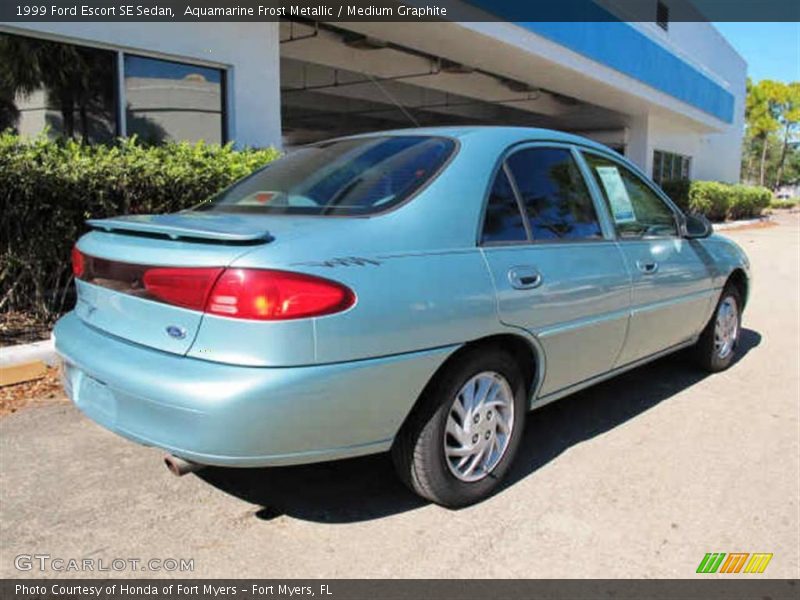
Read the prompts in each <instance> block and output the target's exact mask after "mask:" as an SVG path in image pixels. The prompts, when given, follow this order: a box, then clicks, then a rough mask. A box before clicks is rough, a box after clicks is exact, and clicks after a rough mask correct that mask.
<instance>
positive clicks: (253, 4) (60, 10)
mask: <svg viewBox="0 0 800 600" xmlns="http://www.w3.org/2000/svg"><path fill="white" fill-rule="evenodd" d="M663 3H664V5H665V6H667V7H668V10H669V17H668V18H669V21H670V22H681V21H687V22H688V21H691V22H695V21H745V22H747V21H750V22H756V21H781V22H785V21H800V2H798V1H797V0H664V2H663ZM656 4H657V3H656V2H655V1H653V0H557V1H554V0H463V1H457V0H407V2H403V1H402V0H368V1H366V2H364V1H359V0H2V1H1V2H0V21H7V22H29V23H30V22H48V21H49V22H53V21H103V22H158V21H162V22H164V21H167V22H169V21H185V22H216V21H239V22H257V21H264V22H266V21H279V20H281V19H305V20H315V21H324V22H337V21H351V22H359V21H361V22H376V21H386V22H421V21H439V20H447V21H466V22H470V21H472V22H475V21H511V22H526V21H528V22H530V21H537V22H578V21H580V22H601V21H609V22H613V21H637V22H656V20H657V15H656ZM660 16H661V17H663V14H661V15H660Z"/></svg>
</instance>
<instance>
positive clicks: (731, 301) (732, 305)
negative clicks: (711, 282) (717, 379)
mask: <svg viewBox="0 0 800 600" xmlns="http://www.w3.org/2000/svg"><path fill="white" fill-rule="evenodd" d="M741 328H742V297H741V294H739V290H737V289H736V287H735V286H732V285H730V284H729V285H727V286H725V289H724V290H723V291H722V295H721V296H720V298H719V302H718V303H717V308H716V310H715V311H714V315H713V316H712V317H711V320H710V321H709V322H708V325H706V328H705V329H704V330H703V333H702V334H701V335H700V339H699V340H698V341H697V345H696V346H695V356H696V357H697V362H698V363H699V364H700V366H701V367H703V368H704V369H705V370H707V371H709V372H711V373H716V372H718V371H724V370H725V369H727V368H728V367H730V366H731V364H732V363H733V359H734V357H735V355H736V349H737V346H738V344H739V333H740V331H741Z"/></svg>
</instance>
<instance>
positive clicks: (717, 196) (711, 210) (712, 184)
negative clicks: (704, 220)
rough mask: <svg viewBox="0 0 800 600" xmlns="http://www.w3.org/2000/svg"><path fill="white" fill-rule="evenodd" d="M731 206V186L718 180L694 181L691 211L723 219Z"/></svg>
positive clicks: (691, 194) (713, 219) (718, 219)
mask: <svg viewBox="0 0 800 600" xmlns="http://www.w3.org/2000/svg"><path fill="white" fill-rule="evenodd" d="M730 206H731V186H729V185H726V184H724V183H719V182H717V181H693V182H692V184H691V186H690V188H689V206H688V208H689V212H697V213H700V214H703V215H705V216H707V217H708V218H709V219H711V220H712V221H722V220H724V219H725V217H726V216H727V215H728V209H729V208H730Z"/></svg>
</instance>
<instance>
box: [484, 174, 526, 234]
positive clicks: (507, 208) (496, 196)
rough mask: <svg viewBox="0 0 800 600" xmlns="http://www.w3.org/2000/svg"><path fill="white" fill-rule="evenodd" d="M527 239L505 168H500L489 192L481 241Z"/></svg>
mask: <svg viewBox="0 0 800 600" xmlns="http://www.w3.org/2000/svg"><path fill="white" fill-rule="evenodd" d="M527 239H528V234H527V233H526V231H525V224H524V223H523V221H522V213H521V212H520V210H519V204H518V203H517V198H516V196H515V195H514V190H513V189H512V187H511V182H510V181H509V180H508V176H507V175H506V172H505V169H500V171H498V173H497V176H496V177H495V179H494V184H493V185H492V189H491V190H490V192H489V202H488V204H487V205H486V216H485V217H484V219H483V236H482V237H481V242H482V243H484V244H485V243H493V242H494V243H498V242H523V241H526V240H527Z"/></svg>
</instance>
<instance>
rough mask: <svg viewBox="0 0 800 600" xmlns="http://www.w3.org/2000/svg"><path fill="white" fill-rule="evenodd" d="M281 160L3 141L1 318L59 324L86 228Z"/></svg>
mask: <svg viewBox="0 0 800 600" xmlns="http://www.w3.org/2000/svg"><path fill="white" fill-rule="evenodd" d="M278 155H279V153H278V151H277V150H275V149H274V148H269V149H264V150H251V149H247V150H243V151H237V150H234V149H233V147H232V146H231V145H230V144H228V145H226V146H219V145H209V144H204V143H197V144H188V143H169V144H165V145H163V146H152V147H146V146H143V145H141V144H139V143H138V142H137V141H136V140H135V139H127V140H120V141H119V142H118V143H117V144H116V145H112V146H101V145H98V146H89V145H85V144H83V143H81V142H78V141H74V140H61V141H52V140H49V139H47V138H46V137H44V136H40V137H37V138H32V139H23V138H20V137H18V136H16V135H13V134H11V133H2V134H0V232H2V237H1V238H0V312H2V313H3V314H8V313H10V312H11V311H22V312H25V313H27V314H29V315H33V316H35V317H36V318H37V319H39V320H40V321H44V322H52V320H53V319H54V318H56V317H57V316H58V315H59V314H60V313H61V312H63V311H64V310H65V309H66V308H67V306H66V305H67V302H68V300H67V299H68V295H69V289H70V285H71V279H72V277H71V267H70V262H69V258H70V249H71V247H72V244H73V243H74V241H75V240H76V239H77V238H78V237H79V236H80V235H81V234H82V233H84V232H85V231H86V226H85V224H84V221H85V220H86V219H89V218H103V217H109V216H113V215H118V214H124V213H163V212H172V211H176V210H180V209H184V208H187V207H190V206H192V205H194V204H197V203H198V202H200V201H201V200H203V199H205V198H206V197H208V196H210V195H211V194H213V193H215V192H217V191H218V190H220V189H222V188H223V187H225V186H227V185H229V184H230V183H232V182H233V181H235V180H236V179H239V178H240V177H243V176H245V175H247V174H248V173H250V172H252V171H253V170H255V169H256V168H258V167H260V166H262V165H264V164H266V163H268V162H270V161H272V160H274V159H275V158H276V157H277V156H278Z"/></svg>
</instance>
